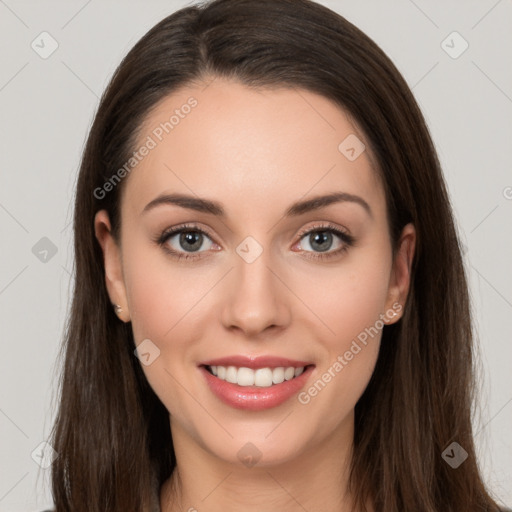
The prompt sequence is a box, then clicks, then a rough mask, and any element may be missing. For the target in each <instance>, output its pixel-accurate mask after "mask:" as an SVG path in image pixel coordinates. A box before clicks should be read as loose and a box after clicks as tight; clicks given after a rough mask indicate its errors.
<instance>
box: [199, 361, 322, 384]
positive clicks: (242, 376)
mask: <svg viewBox="0 0 512 512" xmlns="http://www.w3.org/2000/svg"><path fill="white" fill-rule="evenodd" d="M203 366H204V368H206V370H207V371H208V372H209V373H210V374H211V375H213V376H215V377H217V379H220V380H223V381H225V382H229V383H231V384H236V385H238V386H241V387H249V386H256V387H259V388H269V387H272V386H277V385H278V384H281V383H283V382H285V381H289V380H292V379H295V378H297V377H299V376H300V375H301V374H302V373H303V372H304V371H305V370H306V369H307V368H309V367H310V366H314V365H306V366H297V367H295V366H278V367H275V368H271V367H269V366H268V367H263V368H256V369H253V368H248V367H245V366H241V367H236V366H222V365H203Z"/></svg>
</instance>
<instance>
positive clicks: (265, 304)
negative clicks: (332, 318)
mask: <svg viewBox="0 0 512 512" xmlns="http://www.w3.org/2000/svg"><path fill="white" fill-rule="evenodd" d="M237 258H238V256H237ZM230 274H231V277H230V280H229V284H228V287H229V289H228V291H227V299H226V302H225V304H224V307H223V310H222V322H223V324H224V326H225V327H226V328H227V329H229V330H240V331H242V332H243V333H244V335H245V336H246V337H248V338H249V337H252V338H254V337H257V336H258V335H260V333H263V332H264V331H267V330H271V329H282V328H284V327H285V326H286V325H288V323H289V321H290V317H291V312H290V308H289V304H290V291H289V290H288V289H287V287H286V286H284V284H283V283H282V278H281V279H280V277H279V276H278V272H276V271H275V270H274V269H273V268H271V262H269V260H268V258H267V253H266V252H265V251H263V253H262V254H261V255H260V256H259V257H258V258H257V259H256V260H255V261H253V262H252V263H248V262H246V261H244V260H243V259H242V258H240V259H239V260H235V268H234V269H233V271H232V272H231V273H230Z"/></svg>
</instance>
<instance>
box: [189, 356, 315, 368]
mask: <svg viewBox="0 0 512 512" xmlns="http://www.w3.org/2000/svg"><path fill="white" fill-rule="evenodd" d="M310 364H312V363H311V361H297V360H293V359H287V358H285V357H274V356H256V357H248V356H241V355H234V356H228V357H221V358H219V359H210V360H209V361H204V362H202V363H200V365H199V366H236V367H237V368H240V367H242V366H243V367H245V368H252V369H253V370H256V369H257V368H278V367H280V366H284V367H285V368H287V367H288V366H293V367H294V368H300V367H301V366H308V365H310Z"/></svg>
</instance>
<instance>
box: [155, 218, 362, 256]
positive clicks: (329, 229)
mask: <svg viewBox="0 0 512 512" xmlns="http://www.w3.org/2000/svg"><path fill="white" fill-rule="evenodd" d="M299 238H300V240H303V239H305V240H306V247H304V246H303V243H302V242H300V244H299V245H300V248H301V249H302V250H303V251H304V250H305V252H306V253H308V256H306V257H307V258H310V259H327V258H331V257H334V256H339V255H340V254H341V253H343V252H345V251H346V250H347V249H348V248H349V247H351V246H352V245H354V242H355V239H354V237H353V236H352V235H349V234H348V233H345V232H344V231H341V230H339V229H337V228H336V227H334V226H332V225H326V226H315V227H313V228H311V229H309V230H308V231H305V232H304V231H303V232H302V233H301V234H300V235H299ZM336 238H338V240H341V244H340V242H338V244H339V245H341V246H339V247H338V248H337V249H336V250H334V251H332V250H331V249H332V245H333V240H335V239H336ZM173 239H174V240H173ZM207 240H209V242H210V247H209V248H208V247H207V248H206V250H208V249H211V248H212V246H213V245H217V244H215V243H214V242H213V241H212V239H211V238H210V236H209V235H208V233H206V232H205V231H204V230H203V229H201V228H199V227H198V226H195V225H185V226H178V227H175V228H171V229H168V230H166V231H164V232H163V233H162V234H161V235H160V236H159V237H158V238H157V239H156V242H157V243H158V244H159V245H161V246H162V247H163V248H164V249H165V250H166V251H167V252H168V253H169V254H171V256H173V257H175V258H177V259H182V258H183V259H197V258H200V257H201V256H200V253H201V252H204V251H201V250H200V249H201V248H204V247H203V246H204V243H205V241H207ZM171 242H174V244H173V243H171ZM207 245H208V244H207ZM296 245H297V244H296ZM296 245H295V246H296ZM295 246H294V247H295ZM307 246H309V248H310V249H311V250H308V247H307ZM217 247H218V246H217Z"/></svg>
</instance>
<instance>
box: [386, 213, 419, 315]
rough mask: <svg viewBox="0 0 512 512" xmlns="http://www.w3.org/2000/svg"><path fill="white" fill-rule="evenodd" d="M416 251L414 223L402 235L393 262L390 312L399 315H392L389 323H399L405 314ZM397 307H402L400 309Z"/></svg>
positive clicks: (388, 304) (389, 291) (405, 228)
mask: <svg viewBox="0 0 512 512" xmlns="http://www.w3.org/2000/svg"><path fill="white" fill-rule="evenodd" d="M415 249H416V229H415V227H414V225H413V224H412V223H409V224H407V225H406V226H405V227H404V228H403V230H402V233H401V235H400V239H399V241H398V249H397V251H396V255H395V261H394V262H393V268H392V271H391V279H390V282H389V289H388V301H387V308H388V311H389V310H392V311H393V312H396V313H397V314H395V315H392V317H391V318H390V319H389V321H388V322H387V323H389V324H392V323H395V322H397V321H398V320H399V319H400V318H401V317H402V314H403V310H404V304H405V302H406V300H407V296H408V294H409V287H410V282H411V270H412V263H413V260H414V253H415ZM397 305H400V306H399V307H398V306H397Z"/></svg>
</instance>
